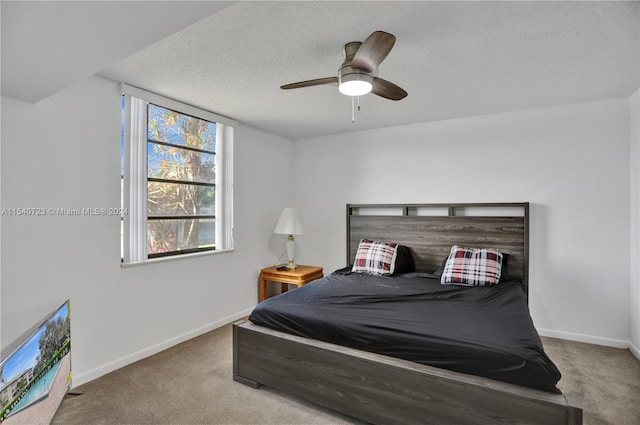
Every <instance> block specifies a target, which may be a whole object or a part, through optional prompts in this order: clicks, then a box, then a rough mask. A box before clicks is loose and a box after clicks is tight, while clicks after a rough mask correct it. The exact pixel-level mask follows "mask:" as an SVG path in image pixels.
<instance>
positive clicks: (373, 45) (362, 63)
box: [351, 31, 396, 72]
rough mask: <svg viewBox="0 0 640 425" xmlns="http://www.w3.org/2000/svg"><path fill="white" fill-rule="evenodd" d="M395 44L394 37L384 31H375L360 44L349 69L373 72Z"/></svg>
mask: <svg viewBox="0 0 640 425" xmlns="http://www.w3.org/2000/svg"><path fill="white" fill-rule="evenodd" d="M395 42H396V37H395V36H394V35H393V34H389V33H388V32H384V31H375V32H373V33H372V34H371V35H370V36H369V37H367V39H366V40H365V41H364V43H362V45H361V46H360V48H359V49H358V51H357V52H356V54H355V55H354V56H353V60H352V61H351V67H352V68H355V69H360V70H362V71H365V72H373V71H375V70H376V69H377V68H378V65H380V64H381V63H382V61H383V60H384V59H385V58H386V57H387V55H388V54H389V52H390V51H391V48H393V45H394V44H395Z"/></svg>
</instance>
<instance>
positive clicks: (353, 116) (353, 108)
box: [351, 96, 356, 124]
mask: <svg viewBox="0 0 640 425" xmlns="http://www.w3.org/2000/svg"><path fill="white" fill-rule="evenodd" d="M354 122H356V107H355V100H354V98H353V96H351V123H352V124H353V123H354Z"/></svg>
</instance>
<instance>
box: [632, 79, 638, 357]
mask: <svg viewBox="0 0 640 425" xmlns="http://www.w3.org/2000/svg"><path fill="white" fill-rule="evenodd" d="M629 123H630V131H629V133H630V138H629V139H630V155H629V158H630V166H631V190H630V191H629V194H630V199H631V212H630V218H631V222H630V232H629V233H630V235H631V249H630V253H631V256H630V257H631V271H630V274H631V287H630V297H629V300H630V306H629V308H630V325H629V326H630V328H631V339H630V341H631V347H630V348H631V351H632V352H633V353H634V354H635V356H636V357H638V358H640V91H636V92H635V93H634V94H633V95H632V96H631V97H629Z"/></svg>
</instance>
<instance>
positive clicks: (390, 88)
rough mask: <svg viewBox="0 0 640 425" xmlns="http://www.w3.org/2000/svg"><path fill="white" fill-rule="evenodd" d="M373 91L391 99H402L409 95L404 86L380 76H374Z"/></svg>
mask: <svg viewBox="0 0 640 425" xmlns="http://www.w3.org/2000/svg"><path fill="white" fill-rule="evenodd" d="M371 93H373V94H377V95H378V96H381V97H384V98H387V99H391V100H401V99H404V98H405V97H407V92H406V91H404V90H403V89H402V88H400V87H398V86H396V85H395V84H393V83H391V82H389V81H387V80H383V79H382V78H378V77H373V88H372V89H371Z"/></svg>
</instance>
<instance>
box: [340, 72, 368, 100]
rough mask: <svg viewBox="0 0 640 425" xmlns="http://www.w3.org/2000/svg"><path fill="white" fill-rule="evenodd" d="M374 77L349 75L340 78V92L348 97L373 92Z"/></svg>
mask: <svg viewBox="0 0 640 425" xmlns="http://www.w3.org/2000/svg"><path fill="white" fill-rule="evenodd" d="M372 82H373V77H371V75H368V74H355V73H354V74H347V75H343V76H342V77H341V78H340V84H339V85H338V90H340V93H342V94H344V95H347V96H362V95H365V94H367V93H369V92H370V91H371V89H372V88H373V85H372V84H371V83H372Z"/></svg>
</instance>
